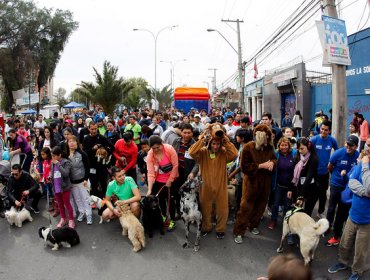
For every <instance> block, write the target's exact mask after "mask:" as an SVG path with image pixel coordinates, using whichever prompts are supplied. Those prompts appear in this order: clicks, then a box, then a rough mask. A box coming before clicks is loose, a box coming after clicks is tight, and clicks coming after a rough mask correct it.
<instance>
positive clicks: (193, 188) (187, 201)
mask: <svg viewBox="0 0 370 280" xmlns="http://www.w3.org/2000/svg"><path fill="white" fill-rule="evenodd" d="M201 184H202V179H201V177H200V176H199V175H197V176H196V177H195V178H194V179H193V180H190V179H188V180H186V181H185V183H184V184H183V185H182V186H181V187H180V195H181V200H180V212H181V217H182V219H183V221H184V224H185V238H186V241H185V243H184V244H183V245H182V247H183V248H184V249H185V248H189V227H190V224H191V223H196V224H197V235H196V239H195V244H194V251H195V252H197V251H198V250H199V242H200V235H201V228H202V213H201V212H200V209H199V188H200V186H201Z"/></svg>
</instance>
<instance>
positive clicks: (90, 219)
mask: <svg viewBox="0 0 370 280" xmlns="http://www.w3.org/2000/svg"><path fill="white" fill-rule="evenodd" d="M86 223H87V224H88V225H92V224H93V218H92V215H87V216H86Z"/></svg>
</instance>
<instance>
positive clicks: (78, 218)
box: [77, 213, 85, 222]
mask: <svg viewBox="0 0 370 280" xmlns="http://www.w3.org/2000/svg"><path fill="white" fill-rule="evenodd" d="M84 218H85V214H84V213H80V214H78V217H77V221H78V222H82V221H83V220H84Z"/></svg>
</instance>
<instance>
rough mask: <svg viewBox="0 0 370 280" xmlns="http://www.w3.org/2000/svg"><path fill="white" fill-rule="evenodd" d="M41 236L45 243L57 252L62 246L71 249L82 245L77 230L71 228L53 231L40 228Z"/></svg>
mask: <svg viewBox="0 0 370 280" xmlns="http://www.w3.org/2000/svg"><path fill="white" fill-rule="evenodd" d="M39 236H40V238H41V239H43V240H44V241H45V243H46V244H47V245H49V246H51V247H53V248H51V250H53V251H56V250H58V249H59V247H60V246H63V247H66V248H71V247H72V246H75V245H77V244H79V243H80V237H79V236H78V233H77V231H76V230H75V229H73V228H70V227H62V228H57V229H54V230H52V229H51V228H45V227H41V228H39Z"/></svg>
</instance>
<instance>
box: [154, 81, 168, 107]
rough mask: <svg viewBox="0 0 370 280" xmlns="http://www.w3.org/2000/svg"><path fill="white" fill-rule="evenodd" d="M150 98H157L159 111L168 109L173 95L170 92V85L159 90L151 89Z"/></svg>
mask: <svg viewBox="0 0 370 280" xmlns="http://www.w3.org/2000/svg"><path fill="white" fill-rule="evenodd" d="M151 96H153V98H155V97H156V98H157V101H158V104H159V108H158V109H159V110H163V109H165V108H166V107H170V106H171V105H172V102H173V94H172V90H171V85H167V86H165V87H164V88H162V89H161V90H156V91H155V89H151Z"/></svg>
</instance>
